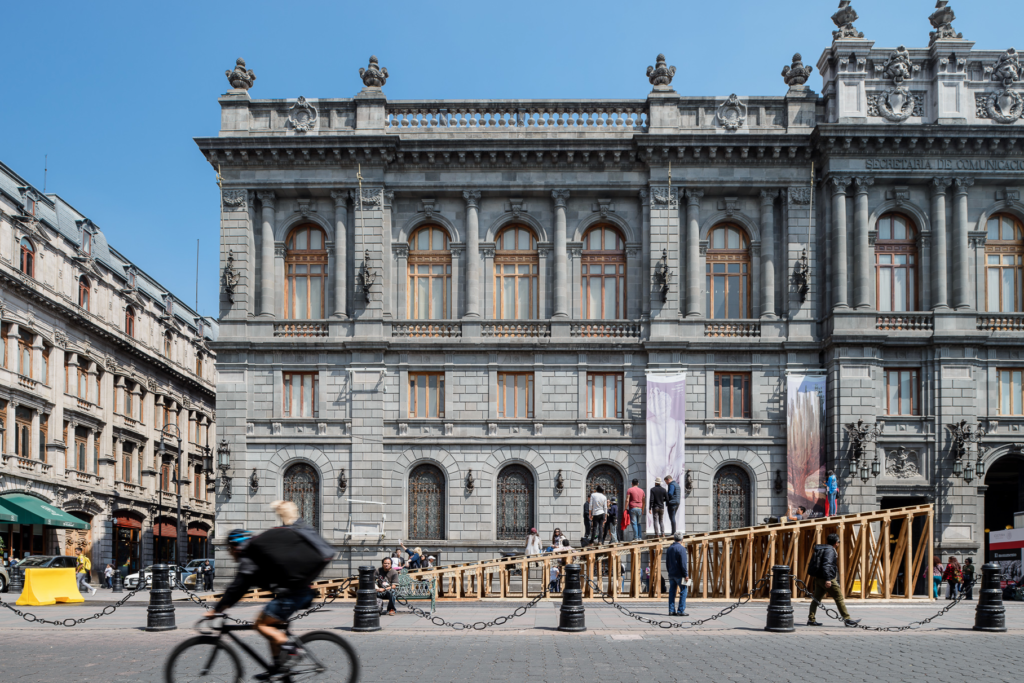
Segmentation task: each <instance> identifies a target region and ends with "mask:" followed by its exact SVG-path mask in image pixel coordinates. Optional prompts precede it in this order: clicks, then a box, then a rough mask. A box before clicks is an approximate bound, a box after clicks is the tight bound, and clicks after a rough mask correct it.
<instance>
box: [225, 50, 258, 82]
mask: <svg viewBox="0 0 1024 683" xmlns="http://www.w3.org/2000/svg"><path fill="white" fill-rule="evenodd" d="M224 75H225V76H227V77H228V83H230V84H231V87H232V88H234V89H235V90H248V89H249V88H251V87H252V84H253V81H255V80H256V74H254V73H253V72H252V69H248V70H246V68H245V60H244V59H242V58H241V57H239V58H238V59H236V60H235V68H234V70H233V71H232V70H228V71H225V72H224Z"/></svg>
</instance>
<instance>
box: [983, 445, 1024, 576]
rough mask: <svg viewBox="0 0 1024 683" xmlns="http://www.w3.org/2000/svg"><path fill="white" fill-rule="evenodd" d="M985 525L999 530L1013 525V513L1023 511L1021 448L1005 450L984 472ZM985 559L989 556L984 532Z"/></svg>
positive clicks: (1023, 483)
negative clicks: (1008, 451) (1004, 453)
mask: <svg viewBox="0 0 1024 683" xmlns="http://www.w3.org/2000/svg"><path fill="white" fill-rule="evenodd" d="M985 486H986V487H987V488H986V490H985V528H986V529H988V530H990V531H1001V530H1002V529H1005V528H1006V527H1011V528H1012V527H1013V513H1015V512H1020V511H1021V510H1024V451H1017V452H1011V453H1008V454H1006V455H1004V456H1002V457H1001V458H999V459H998V460H996V461H995V462H994V463H992V464H991V465H990V466H989V467H988V472H987V473H986V474H985ZM985 559H986V561H988V560H989V559H991V557H990V555H989V549H988V534H986V535H985Z"/></svg>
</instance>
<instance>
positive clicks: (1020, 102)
mask: <svg viewBox="0 0 1024 683" xmlns="http://www.w3.org/2000/svg"><path fill="white" fill-rule="evenodd" d="M985 111H986V112H987V113H988V118H990V119H992V120H993V121H995V122H996V123H1016V121H1017V120H1018V119H1019V118H1020V116H1021V112H1022V111H1024V98H1021V96H1020V95H1019V94H1018V93H1015V92H1014V91H1012V90H1010V89H1009V88H1006V89H1004V90H1002V91H1001V92H996V93H992V94H991V95H989V97H988V101H987V102H986V104H985Z"/></svg>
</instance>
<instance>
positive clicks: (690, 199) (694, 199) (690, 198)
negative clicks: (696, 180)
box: [686, 190, 704, 206]
mask: <svg viewBox="0 0 1024 683" xmlns="http://www.w3.org/2000/svg"><path fill="white" fill-rule="evenodd" d="M703 196H704V190H687V191H686V205H687V206H700V198H701V197H703Z"/></svg>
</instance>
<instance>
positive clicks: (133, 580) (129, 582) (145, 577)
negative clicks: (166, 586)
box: [124, 565, 185, 590]
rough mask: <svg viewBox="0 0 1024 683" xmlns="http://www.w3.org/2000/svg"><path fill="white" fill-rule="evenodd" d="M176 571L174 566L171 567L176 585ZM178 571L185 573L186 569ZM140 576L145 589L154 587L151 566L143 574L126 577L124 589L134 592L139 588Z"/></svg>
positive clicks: (172, 579)
mask: <svg viewBox="0 0 1024 683" xmlns="http://www.w3.org/2000/svg"><path fill="white" fill-rule="evenodd" d="M174 570H175V567H173V566H172V567H171V583H174V576H175V571H174ZM177 570H178V573H179V574H180V573H182V572H184V571H185V568H184V567H177ZM140 574H141V575H142V587H143V588H148V587H149V586H151V585H153V565H149V566H148V567H146V568H145V569H143V570H142V571H141V572H135V573H134V574H129V575H128V576H126V577H124V587H125V588H128V589H130V590H134V589H135V587H136V586H138V584H139V575H140Z"/></svg>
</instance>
